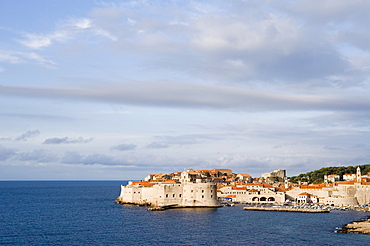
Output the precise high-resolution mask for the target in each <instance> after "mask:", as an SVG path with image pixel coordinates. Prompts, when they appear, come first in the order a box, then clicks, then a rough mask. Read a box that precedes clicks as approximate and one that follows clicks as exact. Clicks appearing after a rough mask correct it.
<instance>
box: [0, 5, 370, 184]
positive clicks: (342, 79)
mask: <svg viewBox="0 0 370 246" xmlns="http://www.w3.org/2000/svg"><path fill="white" fill-rule="evenodd" d="M369 12H370V2H369V1H366V0H353V1H347V0H320V1H318V0H307V1H306V0H297V1H291V0H286V1H271V0H258V1H254V0H245V1H242V0H230V1H213V0H212V1H189V0H187V1H175V0H174V1H171V0H167V1H149V0H148V1H145V0H143V1H140V0H138V1H116V0H114V1H100V0H95V1H90V0H74V1H42V0H33V1H29V0H18V1H14V0H2V1H1V3H0V180H76V179H78V180H90V179H92V180H107V179H108V180H110V179H111V180H127V179H142V178H144V177H145V176H146V174H148V173H169V172H173V171H182V170H184V169H186V168H193V169H213V168H230V169H232V170H233V171H234V172H240V173H249V174H251V175H252V176H260V174H261V173H264V172H269V171H273V170H275V169H279V168H282V169H286V170H287V174H288V176H293V175H297V174H299V173H304V172H308V171H312V170H315V169H319V168H321V167H326V166H343V165H357V164H363V163H369V162H370V156H369V153H370V152H369V150H370V142H369V139H370V133H369V126H370V97H369V96H368V94H369V92H370V81H369V75H370V31H369V27H368V25H369V23H370V15H369V14H368V13H369Z"/></svg>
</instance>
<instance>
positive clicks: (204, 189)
mask: <svg viewBox="0 0 370 246" xmlns="http://www.w3.org/2000/svg"><path fill="white" fill-rule="evenodd" d="M117 202H119V203H121V204H137V205H151V206H154V207H219V206H220V203H219V202H218V200H217V186H216V183H214V182H206V180H205V179H202V178H200V177H199V175H198V174H196V173H194V172H192V170H187V171H184V172H182V173H181V178H180V179H179V180H178V181H177V182H176V181H174V180H166V181H164V182H151V181H150V180H148V181H136V182H135V181H134V182H131V181H130V182H129V184H128V185H126V186H121V194H120V196H119V197H118V198H117Z"/></svg>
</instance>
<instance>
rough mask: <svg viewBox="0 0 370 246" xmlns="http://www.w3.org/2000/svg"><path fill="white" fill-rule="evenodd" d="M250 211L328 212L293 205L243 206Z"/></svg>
mask: <svg viewBox="0 0 370 246" xmlns="http://www.w3.org/2000/svg"><path fill="white" fill-rule="evenodd" d="M244 210H250V211H275V212H298V213H329V212H330V211H329V210H326V209H315V208H293V207H244Z"/></svg>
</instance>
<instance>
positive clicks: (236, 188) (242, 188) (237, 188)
mask: <svg viewBox="0 0 370 246" xmlns="http://www.w3.org/2000/svg"><path fill="white" fill-rule="evenodd" d="M246 189H247V187H233V188H232V190H246Z"/></svg>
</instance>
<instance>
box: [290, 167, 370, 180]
mask: <svg viewBox="0 0 370 246" xmlns="http://www.w3.org/2000/svg"><path fill="white" fill-rule="evenodd" d="M359 166H360V168H361V173H362V174H367V173H369V172H370V164H364V165H359ZM357 167H358V166H348V167H323V168H321V169H319V170H315V171H312V172H308V173H303V174H299V175H298V176H293V177H290V178H289V182H292V183H298V182H299V181H301V182H309V183H311V184H319V183H323V182H324V175H325V174H326V175H330V174H338V175H339V176H340V178H341V180H342V179H343V174H350V173H356V169H357Z"/></svg>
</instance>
